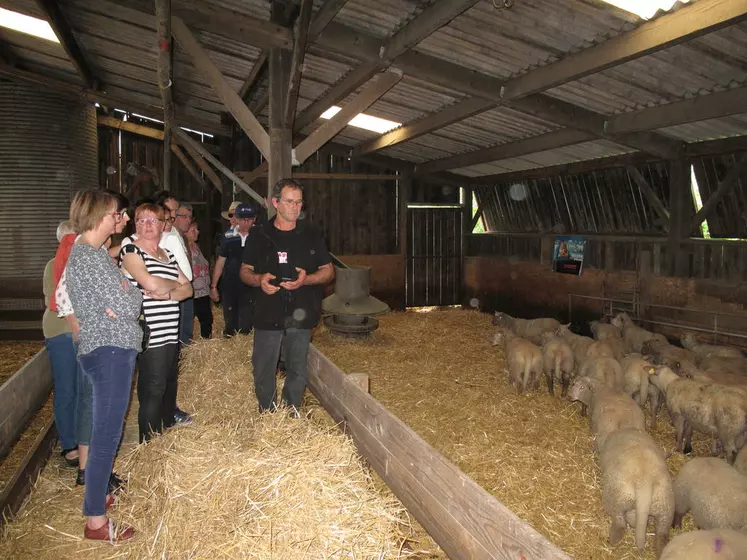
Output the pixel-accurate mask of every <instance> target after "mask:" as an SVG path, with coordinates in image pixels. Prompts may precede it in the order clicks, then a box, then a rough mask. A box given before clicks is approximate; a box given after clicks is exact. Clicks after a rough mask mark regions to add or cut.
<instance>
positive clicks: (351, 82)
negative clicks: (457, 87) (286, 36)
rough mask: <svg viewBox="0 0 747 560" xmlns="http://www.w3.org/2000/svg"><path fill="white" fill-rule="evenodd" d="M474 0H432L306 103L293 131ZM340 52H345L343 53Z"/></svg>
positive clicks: (364, 81) (300, 128) (314, 118)
mask: <svg viewBox="0 0 747 560" xmlns="http://www.w3.org/2000/svg"><path fill="white" fill-rule="evenodd" d="M476 3H477V1H476V0H449V1H448V2H434V3H433V4H431V6H429V7H428V8H426V9H425V10H423V11H422V12H421V13H420V14H418V15H417V16H416V17H415V18H414V19H412V20H410V21H409V22H408V23H407V24H406V25H405V26H404V27H402V28H401V29H400V30H399V31H397V32H396V33H395V34H394V35H393V36H392V37H391V38H389V39H388V40H387V41H384V42H383V43H379V42H378V41H377V43H378V44H377V46H376V47H375V48H376V54H375V55H374V56H371V57H369V60H368V61H367V62H365V63H364V64H361V65H358V66H356V68H355V69H354V70H352V71H351V72H349V73H348V74H347V75H346V76H345V77H344V78H342V79H341V80H340V81H338V82H337V83H336V84H334V85H333V86H332V87H330V89H329V90H328V91H327V92H326V93H325V94H324V95H323V96H322V97H320V98H319V99H317V100H316V101H315V102H313V103H312V104H311V105H309V107H307V108H306V109H305V110H304V111H303V113H301V114H300V115H299V116H298V118H297V119H296V123H297V124H296V126H294V127H293V128H294V131H296V132H300V131H301V130H303V128H304V127H305V126H306V125H308V124H309V123H311V122H313V121H315V120H316V119H318V118H319V116H320V115H321V114H322V113H324V111H326V110H327V109H329V108H330V107H331V106H332V105H334V104H336V103H337V102H338V101H340V100H342V99H344V98H346V97H347V96H348V95H350V94H351V93H352V92H354V91H355V90H356V89H358V88H359V87H360V86H361V85H362V84H364V83H366V82H367V81H368V80H370V79H371V78H372V77H373V76H374V75H376V73H378V72H381V70H383V69H384V68H386V67H387V66H389V65H390V64H391V62H392V61H393V60H394V59H395V58H397V57H398V56H400V55H401V54H402V53H404V52H406V51H407V50H408V49H410V48H411V47H413V46H414V45H416V44H418V43H419V42H420V41H422V40H423V39H425V38H426V37H428V35H430V34H431V33H433V32H434V31H436V30H437V29H439V28H440V27H442V26H443V25H445V24H446V23H448V22H449V21H451V20H452V19H454V18H455V17H457V16H458V15H459V14H461V13H462V12H464V11H465V10H467V9H469V8H470V7H472V6H474V5H475V4H476ZM330 25H333V24H328V25H327V26H325V27H329V26H330ZM323 35H324V34H322V36H323ZM341 50H344V49H341ZM342 54H346V53H344V52H342Z"/></svg>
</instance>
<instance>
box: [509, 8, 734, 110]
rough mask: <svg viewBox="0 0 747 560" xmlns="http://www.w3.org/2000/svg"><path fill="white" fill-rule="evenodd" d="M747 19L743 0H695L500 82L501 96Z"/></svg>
mask: <svg viewBox="0 0 747 560" xmlns="http://www.w3.org/2000/svg"><path fill="white" fill-rule="evenodd" d="M745 19H747V0H699V1H698V2H694V3H692V4H689V5H687V6H682V7H681V8H680V9H679V10H677V11H675V12H671V13H668V14H665V15H662V16H660V17H657V18H656V19H653V20H651V21H648V22H645V23H642V24H641V25H639V26H638V27H636V28H635V29H632V30H631V31H627V32H625V33H621V34H620V35H618V36H616V37H613V38H611V39H608V40H606V41H604V42H603V43H600V44H598V45H595V46H593V47H589V48H587V49H584V50H582V51H580V52H577V53H574V54H571V55H569V56H566V57H565V58H562V59H561V60H558V61H557V62H553V63H550V64H547V65H545V66H541V67H539V68H537V69H536V70H531V71H529V72H527V73H526V74H523V75H521V76H518V77H516V78H513V79H511V80H509V81H508V82H506V84H505V85H504V86H503V89H502V90H501V96H502V97H503V98H504V99H508V100H510V99H519V98H522V97H526V96H527V95H531V94H534V93H539V92H542V91H545V90H548V89H551V88H554V87H557V86H560V85H562V84H565V83H568V82H572V81H574V80H578V79H579V78H583V77H584V76H588V75H590V74H595V73H597V72H601V71H603V70H605V69H607V68H611V67H613V66H617V65H619V64H623V63H625V62H628V61H630V60H634V59H636V58H640V57H642V56H646V55H649V54H652V53H655V52H657V51H660V50H663V49H666V48H669V47H671V46H673V45H677V44H679V43H683V42H685V41H689V40H691V39H694V38H696V37H700V36H701V35H705V34H706V33H711V32H713V31H716V30H718V29H721V28H723V27H726V26H729V25H733V24H735V23H738V22H740V21H743V20H745Z"/></svg>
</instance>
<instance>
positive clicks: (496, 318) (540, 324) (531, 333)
mask: <svg viewBox="0 0 747 560" xmlns="http://www.w3.org/2000/svg"><path fill="white" fill-rule="evenodd" d="M493 325H494V326H498V327H502V328H504V329H509V330H511V331H513V333H514V334H515V335H517V336H520V337H522V338H526V339H527V340H529V341H530V342H532V343H534V344H541V341H540V336H541V335H542V333H543V332H551V331H554V330H555V329H557V328H558V327H559V326H560V322H559V321H558V320H557V319H551V318H548V317H542V318H540V319H518V318H514V317H511V315H508V314H507V313H501V312H499V311H496V312H495V315H493Z"/></svg>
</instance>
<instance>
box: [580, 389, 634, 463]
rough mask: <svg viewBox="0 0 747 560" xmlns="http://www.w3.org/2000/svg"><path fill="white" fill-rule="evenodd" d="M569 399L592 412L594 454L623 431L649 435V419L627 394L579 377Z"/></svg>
mask: <svg viewBox="0 0 747 560" xmlns="http://www.w3.org/2000/svg"><path fill="white" fill-rule="evenodd" d="M568 398H569V399H570V400H572V401H579V402H581V403H582V404H583V405H585V406H587V407H588V408H589V409H590V410H591V414H590V421H591V431H592V433H593V434H594V438H595V440H594V450H595V451H598V450H599V449H601V448H602V447H603V446H604V442H605V441H606V440H607V438H608V437H609V435H610V434H612V432H615V431H617V430H620V429H622V428H633V429H636V430H640V431H642V432H645V431H646V417H645V416H644V415H643V411H642V410H641V407H639V406H638V405H637V404H636V403H635V401H634V400H633V399H631V398H630V397H629V396H628V395H626V394H624V393H620V392H619V391H615V390H614V389H610V388H608V387H605V386H604V384H603V383H602V382H600V381H598V380H596V379H592V378H591V377H578V378H576V380H575V381H574V382H573V385H572V386H571V389H570V391H569V392H568Z"/></svg>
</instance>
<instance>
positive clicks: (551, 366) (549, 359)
mask: <svg viewBox="0 0 747 560" xmlns="http://www.w3.org/2000/svg"><path fill="white" fill-rule="evenodd" d="M541 339H542V356H543V358H544V372H545V376H546V377H547V388H548V390H549V391H550V394H551V395H554V394H555V391H554V388H553V385H554V383H557V384H559V385H560V386H561V387H562V391H561V395H562V396H564V397H565V396H566V394H567V393H568V384H569V383H570V380H571V376H572V375H573V368H574V365H575V363H574V360H573V350H572V349H571V347H570V346H569V345H568V343H567V342H566V341H565V340H563V339H562V338H560V337H558V336H555V335H554V334H553V333H551V332H545V333H542V336H541Z"/></svg>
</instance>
